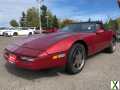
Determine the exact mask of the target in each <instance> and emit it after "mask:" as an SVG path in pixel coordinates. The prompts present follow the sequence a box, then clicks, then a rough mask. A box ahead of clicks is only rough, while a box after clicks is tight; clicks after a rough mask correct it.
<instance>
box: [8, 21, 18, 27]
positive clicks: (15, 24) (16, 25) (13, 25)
mask: <svg viewBox="0 0 120 90" xmlns="http://www.w3.org/2000/svg"><path fill="white" fill-rule="evenodd" d="M10 25H11V26H12V27H18V26H19V24H18V22H17V21H16V20H11V21H10Z"/></svg>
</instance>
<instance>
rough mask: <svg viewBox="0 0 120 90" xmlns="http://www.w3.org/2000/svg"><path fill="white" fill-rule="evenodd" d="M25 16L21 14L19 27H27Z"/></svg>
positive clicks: (23, 13)
mask: <svg viewBox="0 0 120 90" xmlns="http://www.w3.org/2000/svg"><path fill="white" fill-rule="evenodd" d="M26 19H27V18H26V14H25V12H22V17H21V19H20V26H21V27H26V26H27V20H26Z"/></svg>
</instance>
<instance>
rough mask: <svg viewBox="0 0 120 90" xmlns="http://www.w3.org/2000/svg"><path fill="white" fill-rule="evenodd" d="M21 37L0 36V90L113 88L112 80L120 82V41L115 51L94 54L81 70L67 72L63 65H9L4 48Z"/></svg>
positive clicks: (90, 89) (96, 89) (89, 89)
mask: <svg viewBox="0 0 120 90" xmlns="http://www.w3.org/2000/svg"><path fill="white" fill-rule="evenodd" d="M20 38H24V37H0V90H110V82H111V80H119V81H120V44H117V51H116V52H115V53H114V54H108V53H104V52H101V53H99V54H97V55H94V56H92V57H90V58H88V60H87V61H86V65H85V67H84V69H83V71H82V72H81V73H79V74H77V75H68V74H66V73H65V72H64V68H61V69H50V70H45V71H37V72H33V71H28V70H23V69H18V68H15V67H14V66H11V65H8V64H6V61H5V60H4V59H3V57H2V51H3V49H4V47H5V46H7V45H8V44H10V43H12V42H13V41H15V40H16V39H20Z"/></svg>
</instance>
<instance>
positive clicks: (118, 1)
mask: <svg viewBox="0 0 120 90" xmlns="http://www.w3.org/2000/svg"><path fill="white" fill-rule="evenodd" d="M117 3H118V6H119V8H120V0H117Z"/></svg>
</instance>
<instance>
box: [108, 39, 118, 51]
mask: <svg viewBox="0 0 120 90" xmlns="http://www.w3.org/2000/svg"><path fill="white" fill-rule="evenodd" d="M116 43H117V41H116V38H114V37H113V39H112V41H111V43H110V46H109V47H108V48H107V49H106V51H107V52H108V53H114V52H115V51H116Z"/></svg>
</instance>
